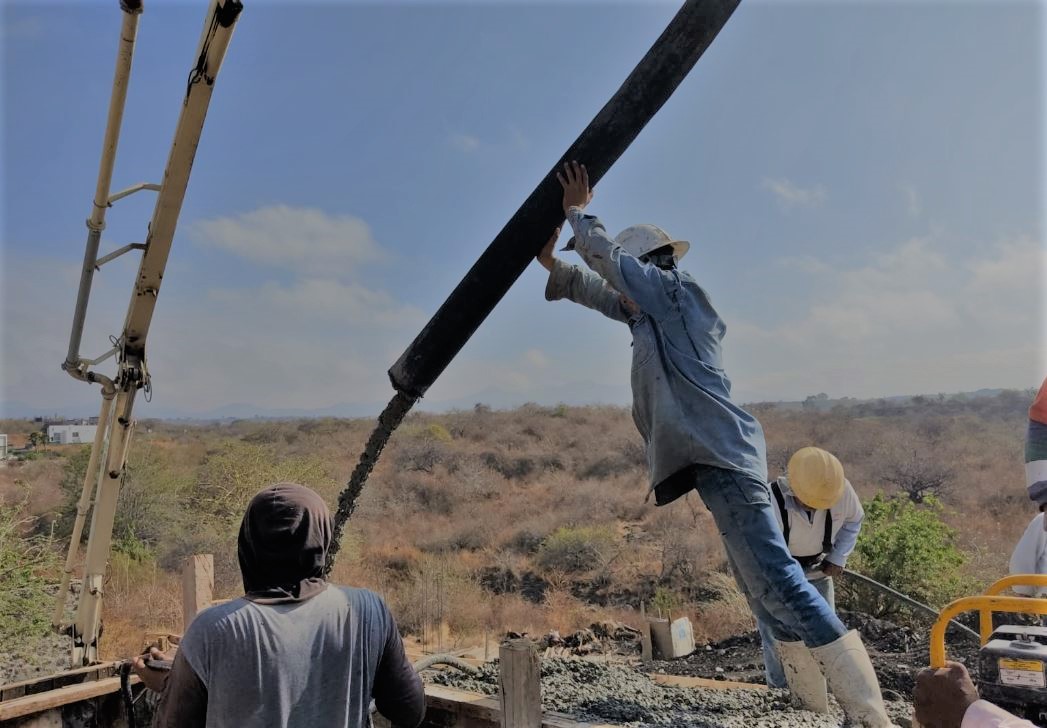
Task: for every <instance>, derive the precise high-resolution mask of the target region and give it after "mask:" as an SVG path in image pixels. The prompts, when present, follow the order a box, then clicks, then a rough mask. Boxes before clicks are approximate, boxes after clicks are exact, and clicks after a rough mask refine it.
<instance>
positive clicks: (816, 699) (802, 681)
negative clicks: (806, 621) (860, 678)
mask: <svg viewBox="0 0 1047 728" xmlns="http://www.w3.org/2000/svg"><path fill="white" fill-rule="evenodd" d="M775 647H776V648H777V649H778V659H779V660H781V661H782V672H784V673H785V682H787V683H788V684H789V692H791V693H792V694H793V700H794V701H795V702H796V704H797V706H799V707H800V708H803V709H804V710H810V711H813V712H815V713H828V712H829V695H828V693H827V692H826V689H825V678H824V677H822V671H821V668H820V667H819V666H818V663H817V662H815V660H814V657H813V656H812V655H811V651H810V650H809V649H807V645H805V644H804V643H803V642H775Z"/></svg>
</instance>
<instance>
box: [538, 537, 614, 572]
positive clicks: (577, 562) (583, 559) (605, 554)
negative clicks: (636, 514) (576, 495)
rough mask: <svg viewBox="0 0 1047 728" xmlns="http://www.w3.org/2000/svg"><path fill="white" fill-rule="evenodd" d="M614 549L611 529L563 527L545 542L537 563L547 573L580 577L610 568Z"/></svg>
mask: <svg viewBox="0 0 1047 728" xmlns="http://www.w3.org/2000/svg"><path fill="white" fill-rule="evenodd" d="M614 545H615V533H614V529H613V528H612V527H611V526H561V527H560V528H558V529H556V530H555V531H554V532H553V533H552V534H550V535H549V536H548V537H547V538H546V539H545V541H543V542H542V547H541V548H540V549H538V553H537V554H536V555H535V561H536V563H537V564H538V566H539V567H540V568H542V569H544V570H545V571H562V572H564V573H566V574H578V573H582V572H587V571H592V570H594V569H597V568H601V567H603V566H604V565H606V563H607V561H608V560H609V559H610V557H611V553H612V551H613V549H614Z"/></svg>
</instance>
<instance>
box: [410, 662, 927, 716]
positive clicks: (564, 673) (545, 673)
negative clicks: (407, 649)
mask: <svg viewBox="0 0 1047 728" xmlns="http://www.w3.org/2000/svg"><path fill="white" fill-rule="evenodd" d="M425 679H426V681H428V682H432V683H436V684H439V685H446V686H450V687H455V688H459V689H461V690H469V691H471V692H477V693H482V694H485V695H494V694H495V693H497V691H498V666H497V664H496V663H488V664H487V665H485V666H484V667H483V668H482V669H481V673H480V675H479V676H478V677H470V676H466V675H463V674H462V673H459V672H457V671H455V670H448V671H441V672H427V673H425ZM542 704H543V707H544V708H545V709H546V710H553V711H558V712H562V713H567V714H569V715H572V716H574V717H576V718H577V719H579V720H587V721H596V722H600V721H602V722H607V723H616V724H619V725H625V726H635V727H637V728H639V727H641V726H677V727H678V728H772V727H777V726H801V727H802V726H810V727H812V728H816V727H817V728H823V727H824V728H836V727H837V726H839V725H840V722H841V720H842V714H841V713H840V711H839V708H838V707H837V706H836V705H835V703H833V705H832V710H833V711H834V712H833V713H832V714H831V715H817V714H815V713H809V712H807V711H801V710H795V709H793V708H792V707H791V706H790V705H789V697H788V693H787V692H786V691H784V690H768V691H755V690H710V689H704V688H678V687H669V686H665V685H659V684H658V683H655V682H654V681H652V680H651V679H650V678H649V677H648V676H647V675H645V674H644V673H642V672H639V671H638V670H635V669H633V668H631V667H628V666H626V665H620V664H613V663H606V662H592V661H589V660H584V659H579V658H566V659H549V658H546V659H543V660H542ZM910 711H911V709H910V708H909V707H908V706H907V705H904V704H896V705H894V706H893V708H892V714H894V713H896V714H897V716H896V720H897V719H899V718H904V720H903V722H902V723H901V724H902V725H906V724H908V716H909V715H910Z"/></svg>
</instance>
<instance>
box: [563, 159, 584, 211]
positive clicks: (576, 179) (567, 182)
mask: <svg viewBox="0 0 1047 728" xmlns="http://www.w3.org/2000/svg"><path fill="white" fill-rule="evenodd" d="M556 179H558V180H560V186H561V187H563V211H564V214H565V215H566V214H567V211H568V210H570V209H571V208H572V207H585V206H586V205H588V204H589V203H590V202H591V201H592V199H593V191H592V190H591V189H589V172H588V171H587V170H586V169H585V165H584V164H578V162H564V164H563V174H560V173H559V172H557V173H556Z"/></svg>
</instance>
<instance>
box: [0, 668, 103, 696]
mask: <svg viewBox="0 0 1047 728" xmlns="http://www.w3.org/2000/svg"><path fill="white" fill-rule="evenodd" d="M119 665H120V663H119V662H102V663H99V664H97V665H91V666H89V667H78V668H75V669H72V670H66V671H64V672H59V673H55V674H53V675H46V676H44V677H34V678H31V679H29V680H21V681H19V682H14V683H7V684H6V685H0V705H3V703H5V702H6V701H8V700H13V699H14V698H21V697H24V696H26V695H35V694H37V693H43V692H47V691H50V690H55V689H57V688H62V687H65V686H67V685H74V684H79V683H84V682H88V681H92V680H101V679H103V678H107V677H112V676H113V675H115V674H116V670H117V667H118V666H119Z"/></svg>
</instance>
